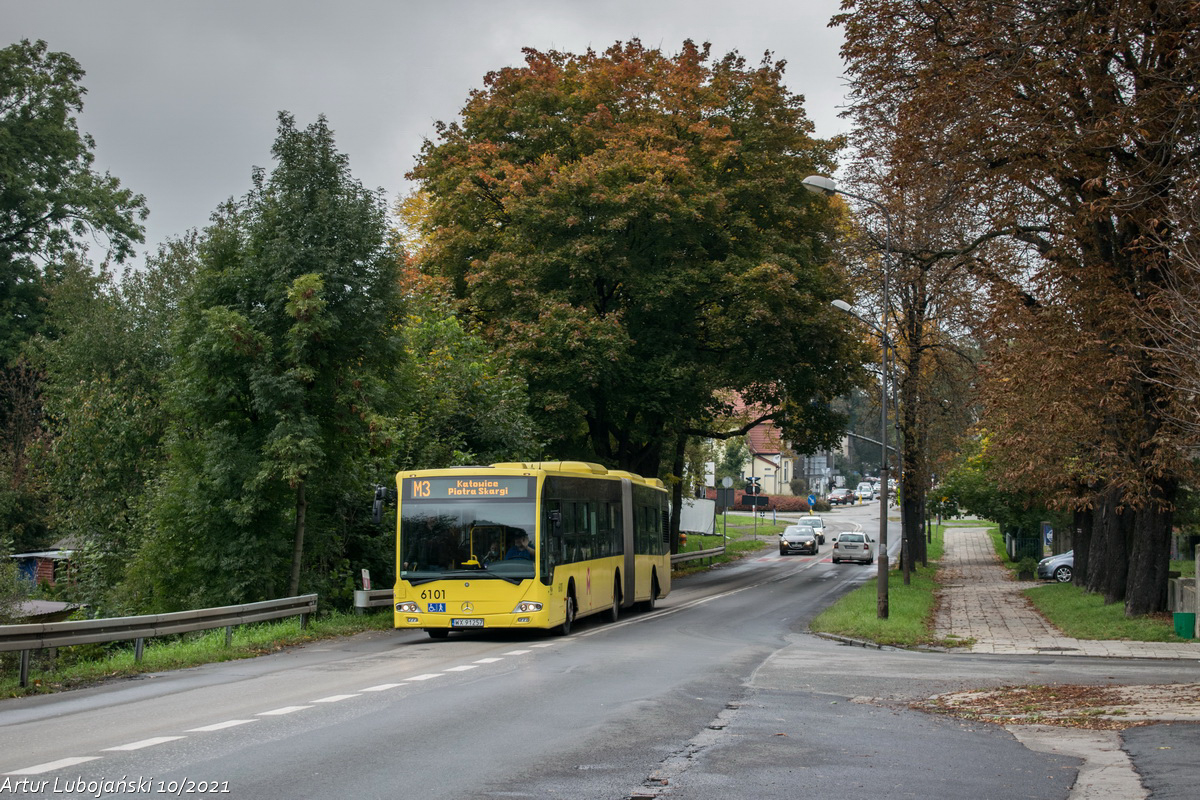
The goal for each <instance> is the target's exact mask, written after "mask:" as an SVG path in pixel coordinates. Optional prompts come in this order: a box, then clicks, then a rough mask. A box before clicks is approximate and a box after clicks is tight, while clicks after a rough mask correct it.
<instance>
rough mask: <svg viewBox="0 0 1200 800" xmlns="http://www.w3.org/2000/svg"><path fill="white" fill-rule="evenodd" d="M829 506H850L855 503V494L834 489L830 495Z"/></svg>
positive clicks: (847, 490)
mask: <svg viewBox="0 0 1200 800" xmlns="http://www.w3.org/2000/svg"><path fill="white" fill-rule="evenodd" d="M828 500H829V505H831V506H848V505H850V504H851V503H853V502H854V492H852V491H850V490H849V489H834V490H833V491H831V492H830V493H829V498H828Z"/></svg>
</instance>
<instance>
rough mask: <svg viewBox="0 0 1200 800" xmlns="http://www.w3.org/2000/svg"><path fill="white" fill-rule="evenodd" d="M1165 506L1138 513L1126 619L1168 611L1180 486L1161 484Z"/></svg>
mask: <svg viewBox="0 0 1200 800" xmlns="http://www.w3.org/2000/svg"><path fill="white" fill-rule="evenodd" d="M1160 488H1161V490H1162V494H1163V501H1162V503H1161V504H1160V503H1153V504H1151V505H1150V506H1149V507H1147V508H1143V509H1139V510H1138V513H1137V516H1136V518H1135V520H1136V524H1135V527H1134V530H1133V542H1132V544H1131V547H1130V552H1129V574H1128V577H1127V580H1126V584H1125V616H1127V617H1139V616H1142V615H1143V614H1151V613H1154V612H1157V611H1166V610H1167V572H1168V571H1169V570H1170V567H1171V524H1172V521H1173V518H1174V514H1173V512H1172V511H1171V509H1172V508H1173V507H1174V502H1175V495H1176V494H1177V492H1178V485H1177V484H1176V483H1175V482H1173V481H1171V482H1169V483H1167V484H1165V485H1161V484H1160Z"/></svg>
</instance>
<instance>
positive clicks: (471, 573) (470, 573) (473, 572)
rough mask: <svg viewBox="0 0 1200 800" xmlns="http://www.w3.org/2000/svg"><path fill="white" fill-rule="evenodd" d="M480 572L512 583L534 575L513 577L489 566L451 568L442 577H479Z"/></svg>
mask: <svg viewBox="0 0 1200 800" xmlns="http://www.w3.org/2000/svg"><path fill="white" fill-rule="evenodd" d="M480 573H484V574H486V575H487V576H488V577H489V578H499V579H500V580H502V581H508V582H509V583H512V584H518V583H520V582H521V581H522V580H529V578H532V577H533V576H532V575H529V576H528V577H525V578H513V577H510V576H508V575H501V574H500V573H499V572H492V571H491V570H490V569H488V568H487V567H481V568H480V569H449V570H446V571H445V572H443V573H442V577H451V576H453V577H455V578H458V577H479V574H480Z"/></svg>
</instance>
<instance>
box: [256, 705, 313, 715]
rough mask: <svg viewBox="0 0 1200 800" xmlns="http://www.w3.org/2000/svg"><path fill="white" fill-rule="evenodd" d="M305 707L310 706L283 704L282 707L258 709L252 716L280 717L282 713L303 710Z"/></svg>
mask: <svg viewBox="0 0 1200 800" xmlns="http://www.w3.org/2000/svg"><path fill="white" fill-rule="evenodd" d="M306 708H312V706H284V707H283V708H276V709H274V710H272V711H260V712H258V713H257V714H255V715H254V716H256V717H280V716H283V715H284V714H291V713H292V712H293V711H303V710H304V709H306Z"/></svg>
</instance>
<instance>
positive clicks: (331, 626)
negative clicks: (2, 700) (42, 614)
mask: <svg viewBox="0 0 1200 800" xmlns="http://www.w3.org/2000/svg"><path fill="white" fill-rule="evenodd" d="M391 628H392V616H391V614H364V615H357V614H345V613H340V612H334V613H330V614H323V615H319V616H316V617H310V618H309V624H308V627H307V628H305V629H301V628H300V620H299V618H298V617H292V618H290V619H285V620H279V621H278V622H263V623H255V624H252V625H241V626H239V627H237V628H235V629H234V631H233V643H232V644H231V645H230V646H229V647H226V646H225V629H224V628H220V629H217V630H211V631H203V632H198V633H194V634H185V635H181V636H175V637H163V638H161V639H152V640H148V641H147V642H146V647H145V650H144V652H143V654H142V660H141V661H140V662H137V661H135V660H134V643H133V642H120V643H119V644H113V645H108V646H105V645H76V646H74V647H60V648H58V653H57V654H56V655H55V656H54V658H53V659H46V660H44V661H43V662H42V663H40V664H36V665H35V667H34V668H32V669H31V670H30V675H29V686H28V687H25V688H22V687H21V686H20V685H19V683H20V678H19V675H18V670H17V669H15V668H12V669H10V668H9V666H10V665H9V664H8V660H12V661H13V662H14V664H15V658H16V656H17V654H16V653H11V654H9V653H6V654H4V655H5V656H6V657H8V659H6V661H5V662H4V664H5V669H4V671H3V675H0V697H21V696H24V695H30V694H47V693H50V692H56V691H61V690H64V689H75V688H79V687H82V686H88V685H91V684H95V683H99V682H101V681H105V680H112V679H113V678H124V677H130V676H133V675H139V674H143V673H147V672H162V671H165V670H171V669H183V668H186V667H195V666H199V665H200V664H209V663H213V662H218V661H232V660H234V659H239V658H253V657H255V656H260V655H265V654H267V653H273V652H277V651H279V650H283V649H284V648H286V647H292V646H294V645H299V644H305V643H307V642H313V641H316V640H318V639H330V638H334V637H337V636H348V635H351V634H355V633H361V632H362V631H367V630H391Z"/></svg>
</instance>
